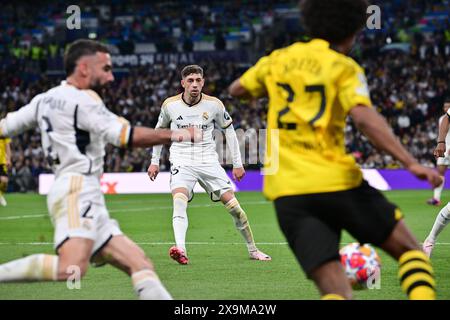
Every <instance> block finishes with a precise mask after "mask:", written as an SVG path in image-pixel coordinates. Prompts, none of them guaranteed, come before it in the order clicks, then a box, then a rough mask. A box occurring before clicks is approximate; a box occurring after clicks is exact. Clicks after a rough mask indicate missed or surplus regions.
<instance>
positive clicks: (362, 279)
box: [339, 243, 381, 290]
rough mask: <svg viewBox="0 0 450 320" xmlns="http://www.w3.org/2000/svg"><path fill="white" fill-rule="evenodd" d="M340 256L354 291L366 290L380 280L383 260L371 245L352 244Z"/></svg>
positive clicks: (345, 247)
mask: <svg viewBox="0 0 450 320" xmlns="http://www.w3.org/2000/svg"><path fill="white" fill-rule="evenodd" d="M339 254H340V256H341V264H342V266H343V267H344V270H345V274H346V275H347V277H348V279H349V280H350V284H351V285H352V287H353V289H357V290H361V289H366V288H368V287H369V286H370V285H371V284H373V283H374V282H377V281H378V280H379V276H380V270H381V259H380V257H379V256H378V254H377V252H376V251H375V249H374V248H373V247H372V246H371V245H369V244H363V245H361V244H359V243H350V244H348V245H346V246H344V247H342V248H341V250H339ZM378 283H379V282H378Z"/></svg>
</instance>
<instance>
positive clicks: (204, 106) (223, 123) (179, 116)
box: [152, 93, 233, 166]
mask: <svg viewBox="0 0 450 320" xmlns="http://www.w3.org/2000/svg"><path fill="white" fill-rule="evenodd" d="M232 122H233V121H232V119H231V117H230V115H229V114H228V112H227V111H226V110H225V106H224V105H223V103H222V101H220V100H219V99H217V98H215V97H211V96H208V95H206V94H204V93H202V94H201V98H200V100H199V102H197V103H196V104H193V105H190V104H189V103H187V102H185V101H184V100H183V94H179V95H176V96H173V97H170V98H167V99H166V100H165V101H164V102H163V104H162V107H161V113H160V115H159V119H158V124H157V125H156V128H169V127H170V129H172V130H174V129H183V128H189V127H197V128H199V129H202V131H203V140H202V141H201V142H200V143H192V142H173V143H172V145H171V147H170V162H171V163H172V164H174V165H194V166H195V165H199V164H210V163H216V162H218V154H217V152H216V144H215V142H214V139H213V132H214V127H215V125H214V124H215V123H217V125H218V126H219V127H221V128H222V129H226V128H228V127H229V126H230V125H231V124H232ZM161 148H162V147H161V146H155V147H153V154H152V163H153V164H159V158H160V154H161Z"/></svg>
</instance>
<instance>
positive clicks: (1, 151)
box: [0, 138, 11, 164]
mask: <svg viewBox="0 0 450 320" xmlns="http://www.w3.org/2000/svg"><path fill="white" fill-rule="evenodd" d="M10 142H11V139H9V138H3V139H0V164H6V145H7V144H8V143H10Z"/></svg>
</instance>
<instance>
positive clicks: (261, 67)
mask: <svg viewBox="0 0 450 320" xmlns="http://www.w3.org/2000/svg"><path fill="white" fill-rule="evenodd" d="M269 64H270V57H268V56H266V57H262V58H261V59H259V60H258V62H257V63H256V64H255V65H254V66H253V67H251V68H250V69H248V70H247V71H246V72H245V73H244V74H243V75H242V76H241V77H240V79H239V81H240V83H241V85H242V86H243V87H244V88H245V89H246V90H247V91H248V92H249V93H250V94H251V95H252V96H253V97H260V96H263V95H264V94H265V92H266V91H267V90H266V86H265V83H264V80H265V78H266V76H267V75H268V74H269V70H270V68H269Z"/></svg>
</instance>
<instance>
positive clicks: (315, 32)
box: [300, 0, 369, 44]
mask: <svg viewBox="0 0 450 320" xmlns="http://www.w3.org/2000/svg"><path fill="white" fill-rule="evenodd" d="M368 5H369V4H368V3H367V1H366V0H301V1H300V11H301V14H300V16H301V21H302V24H303V26H304V28H305V29H306V32H307V33H308V35H309V36H310V37H312V38H320V39H324V40H327V41H328V42H330V43H331V44H339V43H341V42H342V41H343V40H345V39H347V38H348V37H350V36H352V35H353V34H355V33H357V32H358V31H359V30H360V29H361V28H362V27H363V26H364V25H365V23H366V19H367V14H366V12H367V7H368Z"/></svg>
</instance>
